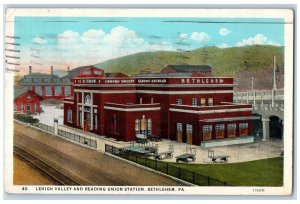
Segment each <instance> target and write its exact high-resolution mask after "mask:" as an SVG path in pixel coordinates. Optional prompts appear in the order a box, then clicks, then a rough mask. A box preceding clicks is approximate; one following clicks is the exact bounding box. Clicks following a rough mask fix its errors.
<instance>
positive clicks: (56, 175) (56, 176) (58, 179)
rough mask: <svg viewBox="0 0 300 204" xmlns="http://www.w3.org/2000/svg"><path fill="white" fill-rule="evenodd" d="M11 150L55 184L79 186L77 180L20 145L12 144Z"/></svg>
mask: <svg viewBox="0 0 300 204" xmlns="http://www.w3.org/2000/svg"><path fill="white" fill-rule="evenodd" d="M13 152H14V154H15V155H17V156H19V157H21V158H22V159H24V160H25V161H27V162H29V163H30V164H32V165H33V166H34V167H36V168H37V169H39V170H40V171H41V172H42V173H43V174H46V176H49V177H50V178H51V179H52V180H54V181H55V184H57V185H70V186H80V185H81V184H79V183H78V182H76V181H74V180H73V179H71V178H70V177H68V176H66V175H65V174H63V173H61V172H60V171H58V170H57V169H55V168H53V167H51V166H50V165H48V164H47V163H46V162H44V161H43V160H41V159H39V158H37V157H35V156H33V155H32V154H30V153H28V152H27V151H25V150H23V149H22V148H20V147H17V146H14V147H13Z"/></svg>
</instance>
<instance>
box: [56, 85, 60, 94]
mask: <svg viewBox="0 0 300 204" xmlns="http://www.w3.org/2000/svg"><path fill="white" fill-rule="evenodd" d="M60 95H61V86H55V96H60Z"/></svg>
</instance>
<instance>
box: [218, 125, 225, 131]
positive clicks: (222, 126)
mask: <svg viewBox="0 0 300 204" xmlns="http://www.w3.org/2000/svg"><path fill="white" fill-rule="evenodd" d="M224 129H225V125H224V124H217V125H216V130H224Z"/></svg>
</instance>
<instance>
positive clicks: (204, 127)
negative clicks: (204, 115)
mask: <svg viewBox="0 0 300 204" xmlns="http://www.w3.org/2000/svg"><path fill="white" fill-rule="evenodd" d="M202 129H203V132H208V131H212V125H203V128H202Z"/></svg>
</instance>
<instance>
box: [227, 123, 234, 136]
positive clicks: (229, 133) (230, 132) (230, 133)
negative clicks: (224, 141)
mask: <svg viewBox="0 0 300 204" xmlns="http://www.w3.org/2000/svg"><path fill="white" fill-rule="evenodd" d="M227 136H228V137H229V138H232V137H236V124H235V123H231V124H228V125H227Z"/></svg>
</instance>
